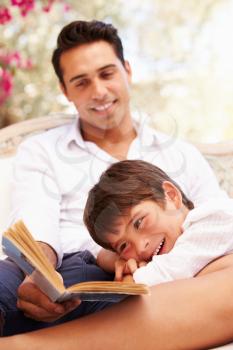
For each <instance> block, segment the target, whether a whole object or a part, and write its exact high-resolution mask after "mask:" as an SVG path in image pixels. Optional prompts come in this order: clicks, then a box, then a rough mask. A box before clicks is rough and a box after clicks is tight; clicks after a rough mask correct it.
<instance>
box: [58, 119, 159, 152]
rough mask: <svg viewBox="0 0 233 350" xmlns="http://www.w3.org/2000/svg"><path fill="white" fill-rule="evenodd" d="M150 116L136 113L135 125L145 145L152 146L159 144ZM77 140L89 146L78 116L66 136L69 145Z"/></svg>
mask: <svg viewBox="0 0 233 350" xmlns="http://www.w3.org/2000/svg"><path fill="white" fill-rule="evenodd" d="M148 123H149V117H148V116H147V115H145V114H139V113H134V115H133V125H134V128H135V130H136V132H137V139H138V140H139V141H140V144H141V145H143V146H147V147H150V146H152V145H155V144H158V140H157V137H156V135H155V131H154V130H153V129H152V128H150V127H149V126H148ZM73 142H75V143H76V144H77V145H78V146H79V147H81V148H83V149H85V148H86V147H87V145H86V141H85V140H84V139H83V136H82V133H81V129H80V119H79V117H78V116H77V117H76V118H75V120H74V122H73V123H71V124H70V125H69V130H68V132H67V134H66V136H65V138H64V143H65V145H66V146H67V147H69V146H70V144H71V143H73Z"/></svg>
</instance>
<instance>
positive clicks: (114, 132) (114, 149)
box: [80, 120, 137, 159]
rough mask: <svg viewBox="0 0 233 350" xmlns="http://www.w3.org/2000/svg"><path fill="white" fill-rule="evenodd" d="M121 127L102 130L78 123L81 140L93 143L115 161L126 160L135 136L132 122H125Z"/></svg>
mask: <svg viewBox="0 0 233 350" xmlns="http://www.w3.org/2000/svg"><path fill="white" fill-rule="evenodd" d="M123 126H124V127H123ZM123 126H117V127H115V128H112V129H108V130H103V129H99V128H96V127H93V126H91V125H83V123H82V121H80V127H81V132H82V136H83V139H84V140H85V141H90V142H93V143H95V144H96V145H97V146H98V147H100V148H102V149H103V150H105V151H106V152H107V153H109V154H110V155H112V156H113V157H116V158H117V159H125V158H126V156H127V153H128V149H129V146H130V144H131V142H132V141H133V140H134V139H135V137H136V136H137V133H136V131H135V128H134V126H133V123H132V120H129V122H128V123H127V122H125V123H124V125H123Z"/></svg>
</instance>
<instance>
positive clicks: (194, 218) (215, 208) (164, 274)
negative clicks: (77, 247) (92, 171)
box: [84, 160, 233, 285]
mask: <svg viewBox="0 0 233 350" xmlns="http://www.w3.org/2000/svg"><path fill="white" fill-rule="evenodd" d="M84 222H85V224H86V226H87V228H88V230H89V232H90V234H91V236H92V238H93V239H94V240H95V241H96V242H97V243H98V244H99V245H101V246H102V247H104V248H106V249H110V250H112V251H114V252H116V253H117V254H118V256H120V259H121V260H120V263H119V262H118V263H117V264H116V266H117V269H116V277H117V279H122V278H123V274H124V273H128V272H132V273H133V280H134V281H135V282H137V283H146V284H148V285H155V284H158V283H161V282H165V281H170V280H174V279H180V278H188V277H192V276H195V275H196V274H197V273H198V272H199V271H200V270H201V269H202V268H203V267H204V266H206V265H207V264H208V263H209V262H211V261H212V260H214V259H216V258H217V257H220V256H222V255H226V254H229V253H230V252H232V250H233V201H232V200H231V199H223V200H220V201H219V200H218V201H217V202H213V200H212V201H206V202H205V203H203V204H200V205H199V206H198V207H197V208H194V205H193V203H192V202H191V201H189V200H188V198H187V197H186V195H185V194H184V193H183V191H182V190H181V188H180V187H179V186H178V184H176V183H175V182H174V181H173V180H172V179H171V178H170V177H169V176H168V175H167V174H166V173H165V172H163V171H162V170H161V169H159V168H158V167H156V166H154V165H152V164H149V163H147V162H144V161H139V160H136V161H135V160H126V161H122V162H118V163H115V164H113V165H112V166H110V168H109V169H107V170H106V171H105V172H104V173H103V174H102V176H101V178H100V180H99V183H98V184H96V185H95V186H94V187H93V188H92V190H91V191H90V192H89V197H88V200H87V203H86V208H85V211H84ZM106 254H107V253H106ZM113 259H114V256H113ZM122 259H123V261H124V263H123V264H122ZM108 263H109V260H108V262H107V263H106V260H105V259H104V254H103V255H102V257H101V259H99V264H100V265H101V266H102V267H105V268H106V265H107V264H108ZM104 264H105V266H104ZM109 265H110V264H109ZM142 265H145V266H142ZM107 267H108V266H107Z"/></svg>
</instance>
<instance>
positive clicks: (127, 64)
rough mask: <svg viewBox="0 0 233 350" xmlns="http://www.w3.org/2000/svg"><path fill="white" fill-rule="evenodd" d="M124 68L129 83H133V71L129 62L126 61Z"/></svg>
mask: <svg viewBox="0 0 233 350" xmlns="http://www.w3.org/2000/svg"><path fill="white" fill-rule="evenodd" d="M124 68H125V70H126V73H127V76H128V81H129V83H131V82H132V69H131V66H130V63H129V61H125V63H124Z"/></svg>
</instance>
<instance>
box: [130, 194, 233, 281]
mask: <svg viewBox="0 0 233 350" xmlns="http://www.w3.org/2000/svg"><path fill="white" fill-rule="evenodd" d="M183 230H184V231H183V233H182V235H181V236H179V238H178V239H177V241H176V243H175V245H174V247H173V248H172V250H171V251H170V252H169V253H167V254H162V255H155V256H154V257H153V259H152V261H151V262H149V263H148V264H147V265H146V266H144V267H141V268H139V269H137V270H136V271H135V273H134V274H133V278H134V280H135V282H137V283H145V284H148V285H150V286H152V285H156V284H159V283H162V282H168V281H172V280H176V279H181V278H188V277H193V276H195V275H196V274H197V273H198V272H199V271H200V270H201V269H202V268H203V267H204V266H206V265H207V264H208V263H209V262H211V261H212V260H214V259H216V258H217V257H220V256H223V255H226V254H229V253H231V252H232V251H233V199H228V198H227V199H220V200H216V201H207V202H206V203H202V204H201V205H199V207H197V208H194V209H192V210H191V211H189V213H188V215H187V216H186V218H185V221H184V223H183Z"/></svg>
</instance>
